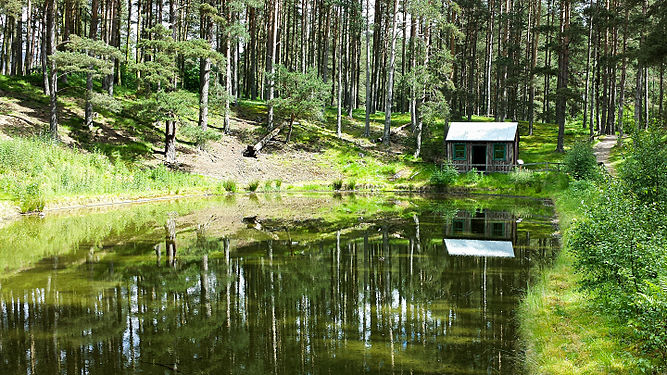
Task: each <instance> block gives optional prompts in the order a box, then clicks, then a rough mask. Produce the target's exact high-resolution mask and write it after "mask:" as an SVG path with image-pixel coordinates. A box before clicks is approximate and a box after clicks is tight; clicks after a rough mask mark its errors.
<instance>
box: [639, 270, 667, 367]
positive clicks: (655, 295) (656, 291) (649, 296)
mask: <svg viewBox="0 0 667 375" xmlns="http://www.w3.org/2000/svg"><path fill="white" fill-rule="evenodd" d="M642 289H643V290H642V292H640V293H639V294H638V296H637V297H636V300H635V307H636V309H637V312H636V314H635V315H634V316H633V317H632V318H631V319H630V325H631V326H633V327H634V329H635V333H636V334H637V336H638V337H639V339H640V340H641V341H640V343H641V344H640V345H641V347H642V349H643V350H644V351H645V352H647V353H650V354H652V355H654V356H656V357H659V358H661V359H662V362H663V363H665V364H666V365H665V366H667V276H665V275H662V276H661V277H660V278H659V279H658V280H655V281H646V282H645V284H644V287H643V288H642Z"/></svg>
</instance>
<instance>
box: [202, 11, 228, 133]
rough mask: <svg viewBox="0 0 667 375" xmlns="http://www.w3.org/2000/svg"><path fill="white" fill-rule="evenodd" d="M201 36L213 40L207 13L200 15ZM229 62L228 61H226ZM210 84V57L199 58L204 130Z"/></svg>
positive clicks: (205, 127)
mask: <svg viewBox="0 0 667 375" xmlns="http://www.w3.org/2000/svg"><path fill="white" fill-rule="evenodd" d="M201 25H202V26H201V37H202V39H204V40H206V42H207V43H208V44H209V45H210V43H211V42H212V40H213V25H212V22H211V16H210V15H209V14H202V16H201ZM226 63H227V64H229V61H227V62H226ZM210 84H211V59H210V58H209V57H202V58H200V59H199V124H198V125H199V128H200V129H201V130H203V131H205V130H206V129H207V128H208V94H209V88H210Z"/></svg>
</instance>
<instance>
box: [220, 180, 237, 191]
mask: <svg viewBox="0 0 667 375" xmlns="http://www.w3.org/2000/svg"><path fill="white" fill-rule="evenodd" d="M222 187H223V188H224V189H225V191H227V192H230V193H234V192H236V190H237V187H236V182H235V181H234V180H225V181H224V182H223V183H222Z"/></svg>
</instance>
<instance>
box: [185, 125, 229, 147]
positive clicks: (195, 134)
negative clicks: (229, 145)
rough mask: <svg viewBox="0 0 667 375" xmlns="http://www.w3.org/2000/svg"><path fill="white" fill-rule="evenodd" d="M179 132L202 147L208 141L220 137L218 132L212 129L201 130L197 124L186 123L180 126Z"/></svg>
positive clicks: (216, 139)
mask: <svg viewBox="0 0 667 375" xmlns="http://www.w3.org/2000/svg"><path fill="white" fill-rule="evenodd" d="M180 131H181V133H182V134H183V135H184V136H185V137H187V138H188V139H191V140H192V141H193V142H195V144H196V145H197V146H199V147H200V148H204V147H205V146H206V144H207V143H208V142H213V141H218V140H220V138H221V137H222V136H221V135H220V133H218V132H217V131H215V130H212V129H210V128H209V129H206V130H202V128H200V127H199V126H195V125H186V126H183V127H181V130H180Z"/></svg>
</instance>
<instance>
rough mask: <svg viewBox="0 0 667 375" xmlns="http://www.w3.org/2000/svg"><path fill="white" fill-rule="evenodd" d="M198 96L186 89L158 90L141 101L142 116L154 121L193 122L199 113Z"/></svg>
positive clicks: (140, 110) (140, 113) (140, 114)
mask: <svg viewBox="0 0 667 375" xmlns="http://www.w3.org/2000/svg"><path fill="white" fill-rule="evenodd" d="M196 109H197V96H196V95H195V94H193V93H191V92H188V91H185V90H176V91H169V92H166V91H162V90H161V91H158V92H156V93H154V94H153V95H151V96H150V97H148V98H146V99H143V100H141V101H140V102H139V108H138V114H139V116H140V117H143V118H145V119H150V120H152V121H166V120H173V121H176V122H178V123H188V122H192V121H191V120H190V119H192V118H195V117H196V115H197V110H196Z"/></svg>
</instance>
